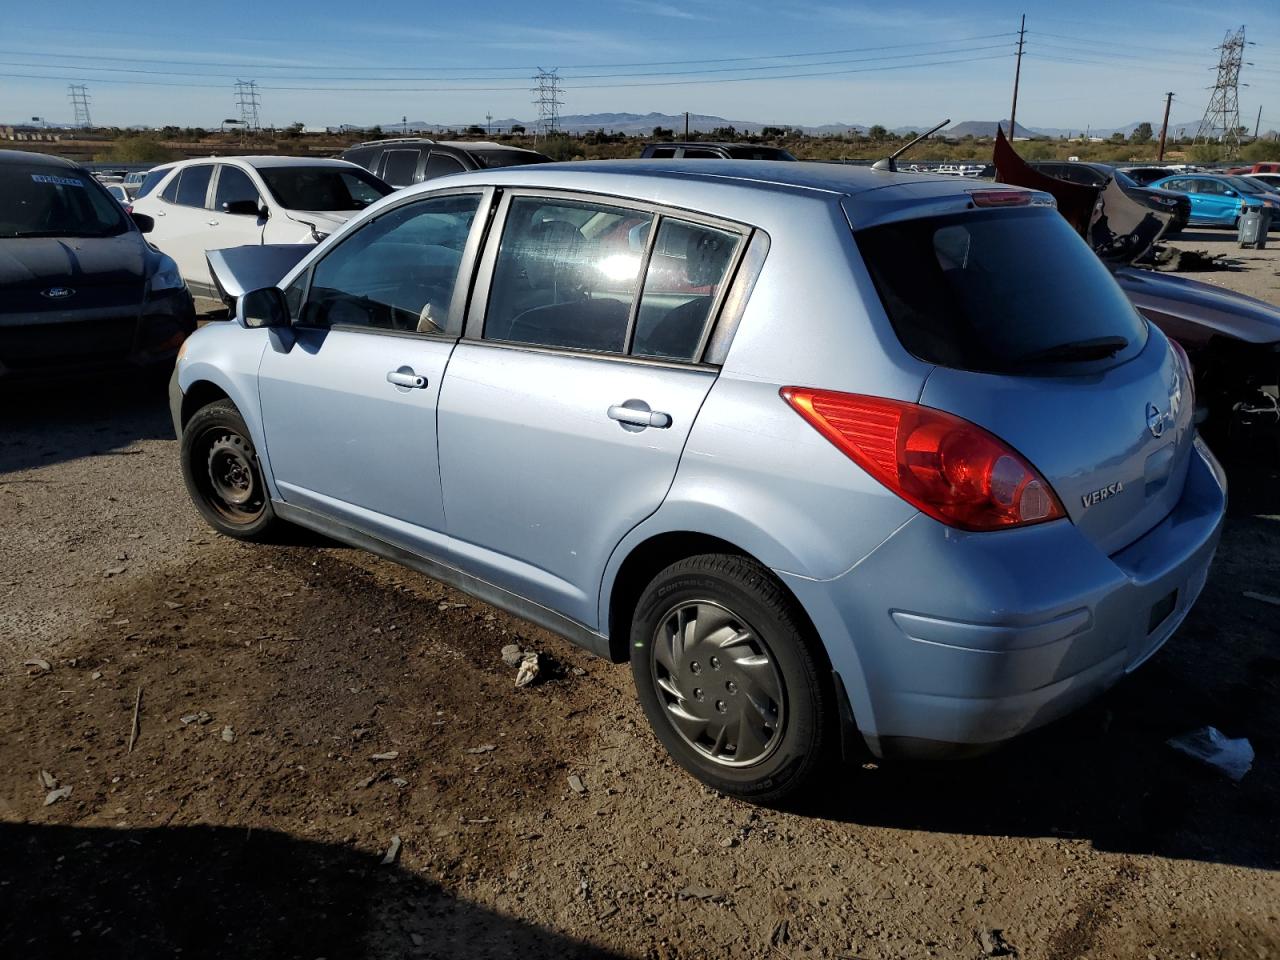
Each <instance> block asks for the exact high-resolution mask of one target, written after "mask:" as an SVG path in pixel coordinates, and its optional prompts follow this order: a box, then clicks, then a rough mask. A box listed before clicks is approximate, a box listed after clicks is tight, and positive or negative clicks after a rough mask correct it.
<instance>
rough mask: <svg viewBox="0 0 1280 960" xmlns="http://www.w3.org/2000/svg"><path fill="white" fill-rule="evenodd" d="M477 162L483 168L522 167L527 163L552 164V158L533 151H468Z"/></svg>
mask: <svg viewBox="0 0 1280 960" xmlns="http://www.w3.org/2000/svg"><path fill="white" fill-rule="evenodd" d="M467 152H468V153H470V154H471V155H472V156H473V157H475V158H476V162H477V163H479V164H480V166H482V167H489V168H491V169H492V168H494V167H522V166H524V165H525V164H527V163H550V162H551V158H550V157H544V156H543V155H542V154H540V153H534V152H533V151H532V150H468V151H467Z"/></svg>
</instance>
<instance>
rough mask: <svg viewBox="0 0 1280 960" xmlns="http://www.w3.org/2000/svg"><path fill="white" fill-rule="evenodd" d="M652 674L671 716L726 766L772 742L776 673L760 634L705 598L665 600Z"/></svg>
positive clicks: (752, 758) (766, 749)
mask: <svg viewBox="0 0 1280 960" xmlns="http://www.w3.org/2000/svg"><path fill="white" fill-rule="evenodd" d="M652 668H653V679H654V683H655V684H656V685H657V688H658V696H659V697H660V698H661V700H662V703H663V706H664V707H665V708H666V711H667V716H668V718H670V720H671V724H672V726H673V727H675V730H676V732H677V733H678V734H680V736H681V738H682V739H684V741H685V742H686V743H688V744H689V745H690V746H691V747H693V748H694V749H695V750H697V751H698V752H699V753H701V754H702V755H703V756H705V757H707V758H709V759H711V760H714V761H715V762H716V763H720V764H724V765H725V766H732V767H741V766H747V765H749V764H753V763H759V762H760V761H761V760H763V759H765V757H767V756H768V755H769V754H770V753H772V752H773V749H774V748H775V747H776V746H777V745H778V741H779V740H780V739H781V733H782V725H783V722H784V719H785V717H784V704H783V688H782V677H781V675H780V674H779V673H778V668H777V667H776V666H774V663H773V656H772V654H771V653H770V651H769V648H768V647H767V646H766V645H765V643H764V641H763V640H762V639H761V638H760V636H759V635H758V634H757V633H756V632H755V630H753V629H752V628H751V626H750V625H749V624H747V623H746V621H744V620H743V619H742V618H741V617H739V616H737V615H736V614H734V613H733V612H732V611H731V610H728V609H727V608H725V607H722V606H721V605H720V604H718V603H713V602H712V601H710V600H695V601H690V602H686V603H682V604H680V605H679V606H677V607H674V608H672V609H671V610H670V611H668V613H667V614H666V616H664V617H663V618H662V619H661V620H660V621H659V623H658V629H657V630H656V631H655V632H654V637H653V660H652Z"/></svg>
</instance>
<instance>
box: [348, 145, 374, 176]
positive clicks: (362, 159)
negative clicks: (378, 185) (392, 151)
mask: <svg viewBox="0 0 1280 960" xmlns="http://www.w3.org/2000/svg"><path fill="white" fill-rule="evenodd" d="M377 155H378V151H377V150H376V149H375V148H373V147H358V148H356V149H355V150H348V151H347V152H346V153H344V154H343V155H342V159H343V160H346V161H348V162H349V163H358V164H360V166H362V167H364V168H365V169H366V170H369V171H372V170H373V161H374V158H375V157H376V156H377Z"/></svg>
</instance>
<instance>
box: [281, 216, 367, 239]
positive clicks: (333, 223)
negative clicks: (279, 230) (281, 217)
mask: <svg viewBox="0 0 1280 960" xmlns="http://www.w3.org/2000/svg"><path fill="white" fill-rule="evenodd" d="M285 213H286V214H287V215H288V217H289V219H290V220H297V221H298V222H299V223H304V224H306V225H307V226H309V227H315V228H316V229H317V230H318V231H320V232H321V233H333V231H334V230H337V229H338V228H339V227H340V226H342V225H343V224H344V223H346V222H347V221H348V220H350V219H351V218H352V217H354V216H355V215H356V214H357V213H360V211H359V210H287V211H285Z"/></svg>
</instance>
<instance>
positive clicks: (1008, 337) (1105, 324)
mask: <svg viewBox="0 0 1280 960" xmlns="http://www.w3.org/2000/svg"><path fill="white" fill-rule="evenodd" d="M855 237H856V239H857V243H858V249H859V251H861V253H862V259H863V261H864V262H865V263H866V265H867V269H868V271H869V272H870V274H871V278H872V280H873V281H874V283H875V286H876V290H877V292H878V293H879V294H880V300H881V302H882V303H883V304H884V308H885V312H886V313H887V314H888V316H889V320H890V321H891V322H892V324H893V327H894V330H895V331H896V333H897V335H898V339H899V340H900V341H901V342H902V345H903V346H904V347H906V348H907V350H909V351H910V352H911V353H912V354H914V355H915V356H917V357H919V358H920V359H921V360H924V361H925V362H927V363H936V364H939V365H941V366H945V367H955V368H959V369H965V370H976V371H981V372H989V373H1042V372H1044V368H1045V367H1047V366H1056V367H1060V366H1062V365H1063V364H1069V363H1072V362H1076V361H1080V362H1083V361H1097V360H1101V359H1106V354H1103V355H1099V353H1098V350H1099V349H1101V350H1104V351H1105V349H1106V345H1107V344H1111V345H1112V346H1114V348H1115V349H1113V350H1112V351H1111V355H1114V356H1117V357H1120V358H1124V357H1128V356H1132V355H1134V354H1136V353H1137V352H1138V351H1139V350H1140V349H1141V348H1142V346H1143V345H1144V344H1145V343H1146V339H1147V327H1146V322H1145V321H1144V320H1143V319H1142V318H1141V316H1139V314H1138V312H1137V310H1136V309H1135V308H1134V307H1133V305H1132V304H1131V303H1130V302H1129V299H1128V297H1126V296H1125V295H1124V292H1123V291H1122V290H1121V289H1120V287H1119V286H1118V285H1117V284H1116V282H1115V280H1113V279H1112V277H1111V275H1110V274H1109V273H1108V272H1107V268H1106V267H1105V266H1103V264H1102V261H1101V260H1099V259H1098V257H1097V256H1096V255H1094V253H1093V251H1091V250H1090V249H1089V247H1088V246H1087V245H1086V244H1085V243H1084V241H1083V240H1081V239H1080V237H1079V236H1077V235H1076V234H1075V233H1074V232H1073V231H1072V229H1071V227H1070V225H1069V224H1068V223H1067V221H1066V220H1064V219H1063V218H1062V216H1061V215H1059V214H1058V213H1057V212H1056V211H1054V210H1052V209H1048V208H1039V209H1032V210H993V211H984V212H978V213H964V214H958V215H954V216H947V217H927V218H920V219H916V220H905V221H900V222H897V223H890V224H885V225H884V226H879V227H870V228H868V229H866V230H860V231H858V232H857V233H856V234H855ZM1117 338H1119V339H1117ZM1120 340H1123V344H1120ZM1099 345H1101V346H1099Z"/></svg>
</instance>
